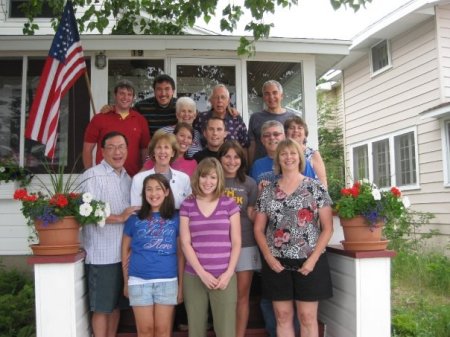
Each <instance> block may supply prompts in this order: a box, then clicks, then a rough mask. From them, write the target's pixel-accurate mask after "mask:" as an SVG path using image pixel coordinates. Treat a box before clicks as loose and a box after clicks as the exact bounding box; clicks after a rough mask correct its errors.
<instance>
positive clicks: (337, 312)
mask: <svg viewBox="0 0 450 337" xmlns="http://www.w3.org/2000/svg"><path fill="white" fill-rule="evenodd" d="M327 251H328V258H329V263H330V269H331V277H332V281H333V297H332V298H331V299H329V300H327V301H323V302H321V303H320V306H319V318H320V320H321V321H323V322H324V323H325V324H326V326H327V336H328V337H342V336H346V337H390V336H391V258H392V257H394V256H395V252H393V251H370V252H349V251H344V249H343V248H342V246H341V245H336V246H329V247H328V248H327Z"/></svg>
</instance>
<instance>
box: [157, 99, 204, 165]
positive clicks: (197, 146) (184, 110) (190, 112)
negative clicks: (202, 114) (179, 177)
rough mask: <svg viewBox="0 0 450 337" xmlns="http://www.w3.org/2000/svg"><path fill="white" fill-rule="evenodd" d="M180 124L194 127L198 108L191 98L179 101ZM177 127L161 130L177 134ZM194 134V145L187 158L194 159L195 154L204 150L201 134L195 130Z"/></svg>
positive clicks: (177, 109)
mask: <svg viewBox="0 0 450 337" xmlns="http://www.w3.org/2000/svg"><path fill="white" fill-rule="evenodd" d="M175 109H176V114H177V120H178V123H187V124H189V125H192V124H193V123H194V120H195V117H197V106H196V105H195V102H194V100H193V99H192V98H190V97H180V98H178V99H177V103H176V106H175ZM175 128H176V125H171V126H165V127H163V128H161V130H163V131H164V132H167V133H175ZM193 132H194V134H193V136H192V144H191V145H190V147H189V149H188V150H187V152H186V157H187V158H192V156H193V155H194V154H196V153H197V152H198V151H201V150H202V144H201V138H200V132H198V131H197V130H195V129H194V131H193Z"/></svg>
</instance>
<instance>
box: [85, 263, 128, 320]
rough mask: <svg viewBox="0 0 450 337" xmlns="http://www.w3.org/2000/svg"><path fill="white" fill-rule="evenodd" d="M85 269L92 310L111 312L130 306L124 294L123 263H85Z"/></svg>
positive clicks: (90, 308)
mask: <svg viewBox="0 0 450 337" xmlns="http://www.w3.org/2000/svg"><path fill="white" fill-rule="evenodd" d="M85 271H86V280H87V284H88V298H89V310H90V311H93V312H101V313H107V314H109V313H111V312H113V311H114V309H116V308H119V309H126V308H128V307H129V306H128V300H127V299H126V297H125V296H123V274H122V263H120V262H119V263H113V264H105V265H95V264H85Z"/></svg>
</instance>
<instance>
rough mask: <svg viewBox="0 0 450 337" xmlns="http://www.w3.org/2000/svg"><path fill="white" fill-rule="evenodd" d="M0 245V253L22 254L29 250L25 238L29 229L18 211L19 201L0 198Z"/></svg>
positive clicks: (28, 233)
mask: <svg viewBox="0 0 450 337" xmlns="http://www.w3.org/2000/svg"><path fill="white" fill-rule="evenodd" d="M0 204H1V207H0V219H1V225H0V247H1V255H22V254H28V253H29V252H30V250H29V248H28V241H27V238H28V237H29V235H30V230H29V228H28V227H27V226H26V224H25V218H24V217H23V216H22V214H21V213H20V202H18V201H14V200H0Z"/></svg>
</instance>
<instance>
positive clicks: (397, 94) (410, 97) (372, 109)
mask: <svg viewBox="0 0 450 337" xmlns="http://www.w3.org/2000/svg"><path fill="white" fill-rule="evenodd" d="M439 13H440V17H441V18H442V19H440V21H439V22H440V23H441V26H442V22H445V23H446V24H447V26H446V27H445V29H441V31H445V36H448V37H450V29H448V27H450V21H449V20H448V18H449V17H450V7H447V8H446V9H445V11H444V10H442V11H440V12H439ZM444 13H445V20H444ZM437 35H439V34H436V21H435V19H434V18H432V19H429V20H427V21H425V22H423V23H422V24H420V25H418V26H416V27H415V28H414V29H411V30H408V31H406V32H405V33H403V34H400V35H398V36H396V37H394V38H393V39H391V40H390V46H391V57H392V62H391V63H392V68H391V69H389V70H387V71H385V72H383V73H381V74H379V75H377V76H375V77H371V73H370V64H369V62H370V61H369V56H368V54H366V56H365V57H363V58H361V59H359V60H358V61H357V62H355V63H354V64H352V65H351V66H349V67H348V68H346V69H344V76H343V83H344V85H343V89H344V99H345V107H344V111H345V125H346V126H345V137H346V145H347V148H346V151H347V152H346V158H347V161H346V164H347V167H350V160H349V158H350V155H351V154H350V153H349V151H350V147H349V146H351V145H353V144H357V143H360V142H364V141H367V140H371V139H375V138H377V137H381V136H384V135H389V134H391V133H393V132H396V131H399V130H403V129H405V128H411V127H415V128H416V130H417V142H418V156H419V167H418V173H419V180H418V183H419V188H418V189H413V190H408V191H405V194H406V195H408V196H409V197H410V200H411V202H412V208H413V209H414V210H417V211H426V212H432V213H434V214H435V215H436V218H435V219H434V220H432V224H431V225H430V226H429V228H428V229H439V231H440V232H441V233H442V234H447V235H449V234H450V190H449V189H448V188H447V189H446V188H444V186H443V184H444V180H443V172H442V168H443V163H442V149H441V146H442V145H441V144H442V143H441V129H440V124H439V121H438V120H435V119H431V118H429V119H420V117H419V113H420V112H422V111H424V110H426V109H429V108H432V107H434V106H436V105H438V104H440V103H442V102H443V101H448V100H449V99H448V98H444V99H443V98H442V96H441V72H440V69H442V71H443V72H444V73H445V74H447V72H448V76H447V75H446V76H447V77H449V78H450V59H449V57H448V56H450V50H449V49H448V48H446V49H445V53H446V54H445V57H444V56H442V57H439V52H440V51H441V50H443V49H444V47H443V43H440V46H441V47H440V48H438V43H437V39H436V36H437ZM441 40H444V37H442V38H441ZM446 43H447V45H449V46H450V43H448V41H446ZM443 60H445V62H444V61H443ZM440 65H441V68H440ZM369 155H370V154H369Z"/></svg>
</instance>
